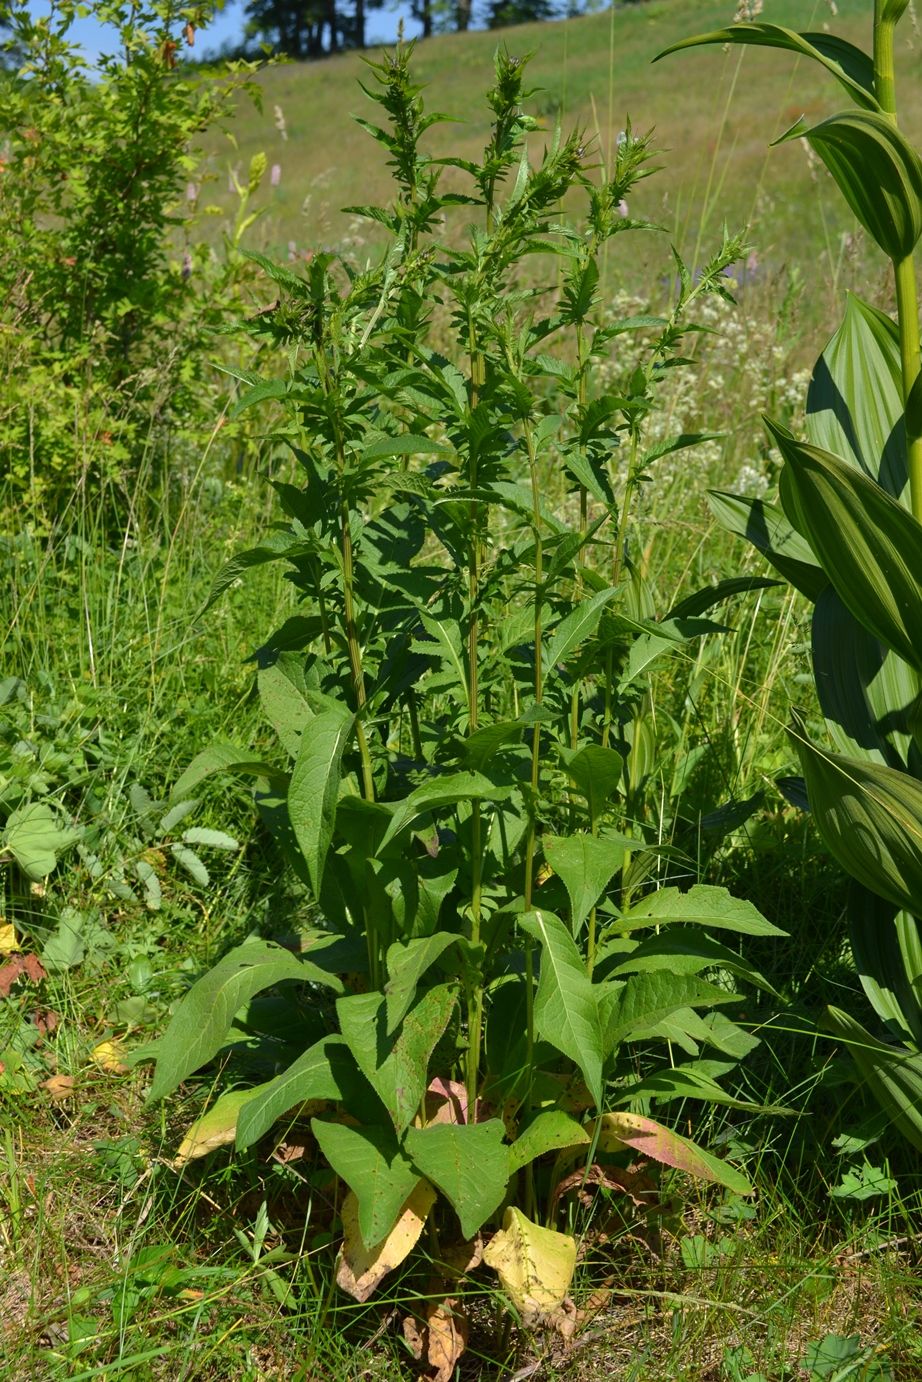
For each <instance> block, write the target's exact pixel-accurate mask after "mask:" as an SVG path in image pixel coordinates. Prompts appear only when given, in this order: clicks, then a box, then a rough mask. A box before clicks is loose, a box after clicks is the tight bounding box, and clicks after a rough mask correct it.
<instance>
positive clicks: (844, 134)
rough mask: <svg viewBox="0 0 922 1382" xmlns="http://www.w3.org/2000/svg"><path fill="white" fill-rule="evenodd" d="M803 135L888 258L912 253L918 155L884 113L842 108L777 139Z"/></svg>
mask: <svg viewBox="0 0 922 1382" xmlns="http://www.w3.org/2000/svg"><path fill="white" fill-rule="evenodd" d="M788 139H806V140H807V141H808V142H809V144H810V145H811V147H812V148H813V149H815V150H816V152H817V153H818V154H819V156H820V158H821V159H822V160H823V162H824V163H825V165H826V167H827V168H828V169H829V171H830V173H831V174H832V176H833V178H834V179H835V181H836V184H837V185H838V188H839V191H840V192H841V193H842V195H843V197H844V198H845V200H846V201H847V202H848V204H849V206H850V207H851V209H852V211H853V212H854V214H855V216H856V217H857V219H858V220H859V221H860V222H861V224H862V225H863V226H864V228H865V230H866V231H867V232H868V234H869V235H870V236H871V238H872V239H873V240H874V241H875V242H876V243H877V244H878V245H879V246H880V248H881V249H882V250H883V252H884V254H886V255H887V256H888V257H889V258H890V259H905V258H906V256H907V255H909V254H912V251H913V249H914V248H915V245H916V241H917V240H918V239H919V236H920V235H922V159H920V158H919V155H918V154H917V153H916V151H915V149H914V148H913V146H912V145H911V144H910V143H909V141H908V139H907V138H906V137H905V135H903V134H901V133H900V131H899V130H898V129H897V127H896V125H895V124H893V122H892V121H891V120H889V119H888V118H887V116H885V115H882V114H880V113H879V112H877V111H874V110H854V111H844V112H843V113H842V114H841V115H831V116H830V117H829V119H828V120H821V121H820V123H819V124H818V125H813V126H812V127H811V128H810V129H806V128H805V127H804V125H803V122H802V121H798V123H797V124H796V125H794V126H793V128H792V129H790V130H788V131H787V132H786V133H785V134H783V135H782V136H781V139H779V140H776V141H775V142H776V143H779V144H780V143H783V142H784V141H785V140H788Z"/></svg>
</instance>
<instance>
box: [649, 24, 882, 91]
mask: <svg viewBox="0 0 922 1382" xmlns="http://www.w3.org/2000/svg"><path fill="white" fill-rule="evenodd" d="M898 3H903V0H898ZM706 43H720V44H724V43H738V44H753V45H755V46H757V47H760V48H783V49H785V50H786V51H787V52H790V53H797V54H798V55H799V56H801V57H807V58H812V59H813V60H814V61H815V62H818V63H820V65H821V66H822V67H825V68H826V70H827V72H831V73H832V75H833V76H834V77H835V78H836V80H837V81H838V82H840V83H841V84H842V86H843V87H844V88H845V90H846V91H847V92H848V94H849V96H851V98H852V100H853V101H854V102H855V104H856V105H859V106H863V107H865V108H866V109H867V110H878V109H879V108H880V107H879V105H878V102H877V98H876V96H875V95H874V64H873V63H872V61H871V59H870V58H869V57H868V55H867V53H865V52H863V51H862V49H860V48H856V47H855V45H854V44H853V43H848V42H847V41H846V40H845V39H844V38H837V37H836V35H835V34H827V33H797V32H796V31H795V30H794V29H785V28H782V27H781V26H780V25H779V24H728V25H727V27H726V28H725V29H714V30H712V31H711V32H710V33H707V34H696V35H695V37H694V38H684V39H682V41H681V43H673V44H672V45H671V46H670V47H669V48H665V49H664V50H663V51H662V53H657V55H656V57H655V58H654V59H653V61H654V62H659V60H660V58H664V57H666V56H667V55H668V54H669V53H677V52H678V51H679V49H680V48H697V47H700V46H702V45H703V44H706Z"/></svg>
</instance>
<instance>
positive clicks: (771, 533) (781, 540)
mask: <svg viewBox="0 0 922 1382" xmlns="http://www.w3.org/2000/svg"><path fill="white" fill-rule="evenodd" d="M708 504H709V505H710V507H711V512H712V513H713V515H714V517H715V518H716V519H717V522H718V523H719V524H720V526H721V527H722V528H725V529H726V531H727V532H728V533H733V534H734V535H735V536H736V537H742V538H745V539H746V541H747V542H751V543H752V545H753V547H755V548H756V549H757V550H758V551H759V552H761V553H762V555H763V556H764V557H767V559H768V560H769V561H770V562H771V564H772V566H773V567H774V568H775V570H776V571H778V572H780V574H781V575H782V576H783V577H784V579H785V580H786V581H788V582H789V583H790V584H791V585H792V586H793V587H794V589H795V590H799V591H800V593H801V595H805V596H806V597H807V599H808V600H815V599H816V597H817V596H818V595H819V593H820V591H821V590H823V589H824V588H825V586H827V585H828V584H829V580H828V577H827V576H826V573H825V571H823V569H822V567H821V566H819V565H818V563H817V560H816V557H815V556H814V555H813V552H812V551H811V549H810V546H809V544H808V543H807V542H805V541H804V539H803V538H802V537H801V535H800V533H798V532H797V531H796V529H794V528H792V527H791V525H790V523H789V522H788V520H787V519H786V518H785V516H784V514H783V513H782V511H781V509H779V508H778V507H777V506H776V505H774V504H769V503H767V502H766V501H765V500H764V499H747V498H746V496H745V495H743V494H726V493H724V492H723V491H722V490H716V489H715V490H711V491H710V493H709V494H708Z"/></svg>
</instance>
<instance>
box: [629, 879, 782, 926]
mask: <svg viewBox="0 0 922 1382" xmlns="http://www.w3.org/2000/svg"><path fill="white" fill-rule="evenodd" d="M681 921H687V922H691V923H693V924H694V925H696V926H707V927H715V926H716V927H717V928H718V929H719V930H722V931H738V932H739V933H740V934H741V935H744V936H785V935H787V932H786V931H782V930H780V928H779V927H777V926H774V925H773V924H772V923H771V922H770V921H766V919H765V917H763V915H762V913H761V912H760V911H758V909H757V908H755V907H754V906H753V905H752V903H751V902H746V901H744V900H743V899H742V898H739V897H731V895H730V893H728V892H727V889H726V888H715V887H712V886H711V885H710V884H707V883H696V884H695V885H694V887H692V888H689V890H688V892H684V893H683V892H680V891H679V889H678V888H660V890H659V891H658V892H655V893H650V895H649V896H648V897H645V898H644V899H643V901H642V902H638V903H637V904H636V906H634V907H631V908H630V909H629V910H628V911H627V912H625V913H624V914H623V915H622V916H620V917H619V918H618V920H617V922H616V923H615V924H614V926H613V928H612V929H613V930H615V931H636V930H637V929H638V928H639V927H641V926H663V925H665V924H667V923H674V922H681Z"/></svg>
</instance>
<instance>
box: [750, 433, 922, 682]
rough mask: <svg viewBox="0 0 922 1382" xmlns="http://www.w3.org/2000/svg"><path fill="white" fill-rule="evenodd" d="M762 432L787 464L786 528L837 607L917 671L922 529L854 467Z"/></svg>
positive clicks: (920, 667) (921, 661) (921, 645)
mask: <svg viewBox="0 0 922 1382" xmlns="http://www.w3.org/2000/svg"><path fill="white" fill-rule="evenodd" d="M768 426H769V428H770V429H771V431H772V432H773V434H774V437H775V440H776V441H777V444H778V449H779V450H780V451H781V454H782V455H783V457H784V460H785V464H786V471H785V478H786V479H787V488H786V491H785V505H786V507H787V506H788V505H790V517H791V521H792V522H794V523H796V524H797V527H798V528H799V529H800V531H801V532H802V533H803V534H804V535H805V537H806V538H807V540H808V542H809V543H810V546H811V547H812V548H813V550H814V551H815V552H816V554H817V556H818V557H819V559H820V561H821V562H822V565H823V569H824V570H825V572H826V574H827V576H828V577H829V579H830V581H831V582H832V584H833V586H835V589H836V591H837V593H838V595H839V598H840V599H841V601H842V603H843V604H844V605H845V607H846V608H847V609H848V610H850V611H851V613H852V614H853V615H854V616H855V618H856V619H857V620H858V621H859V623H861V624H862V625H863V626H864V627H865V628H866V629H867V630H868V631H869V632H870V633H872V634H873V635H874V637H875V638H878V639H879V640H880V642H881V643H885V644H886V645H887V647H888V648H892V649H893V651H894V652H896V653H898V654H899V655H900V657H902V658H903V659H904V660H905V661H906V662H908V663H909V664H910V666H912V667H914V668H915V669H916V670H917V671H922V639H920V637H919V631H920V629H922V524H919V523H917V522H916V520H915V519H914V518H913V517H912V515H911V514H910V513H908V512H907V511H906V510H905V509H904V508H903V507H902V506H901V505H900V504H898V503H897V501H896V500H895V499H892V498H891V497H890V495H889V494H887V493H886V492H885V491H884V490H883V489H881V487H880V486H879V485H877V484H875V483H874V481H873V480H869V479H868V478H867V476H865V475H862V474H861V472H860V471H858V470H856V469H855V468H854V466H850V465H848V464H847V463H846V462H845V461H843V460H840V459H839V457H838V456H833V455H832V453H831V452H829V451H822V450H820V448H819V447H816V446H808V445H806V444H805V443H803V442H797V441H794V439H793V438H792V437H790V436H788V435H787V434H786V433H784V432H781V431H779V429H777V428H776V427H774V426H773V425H772V424H771V423H769V424H768Z"/></svg>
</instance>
